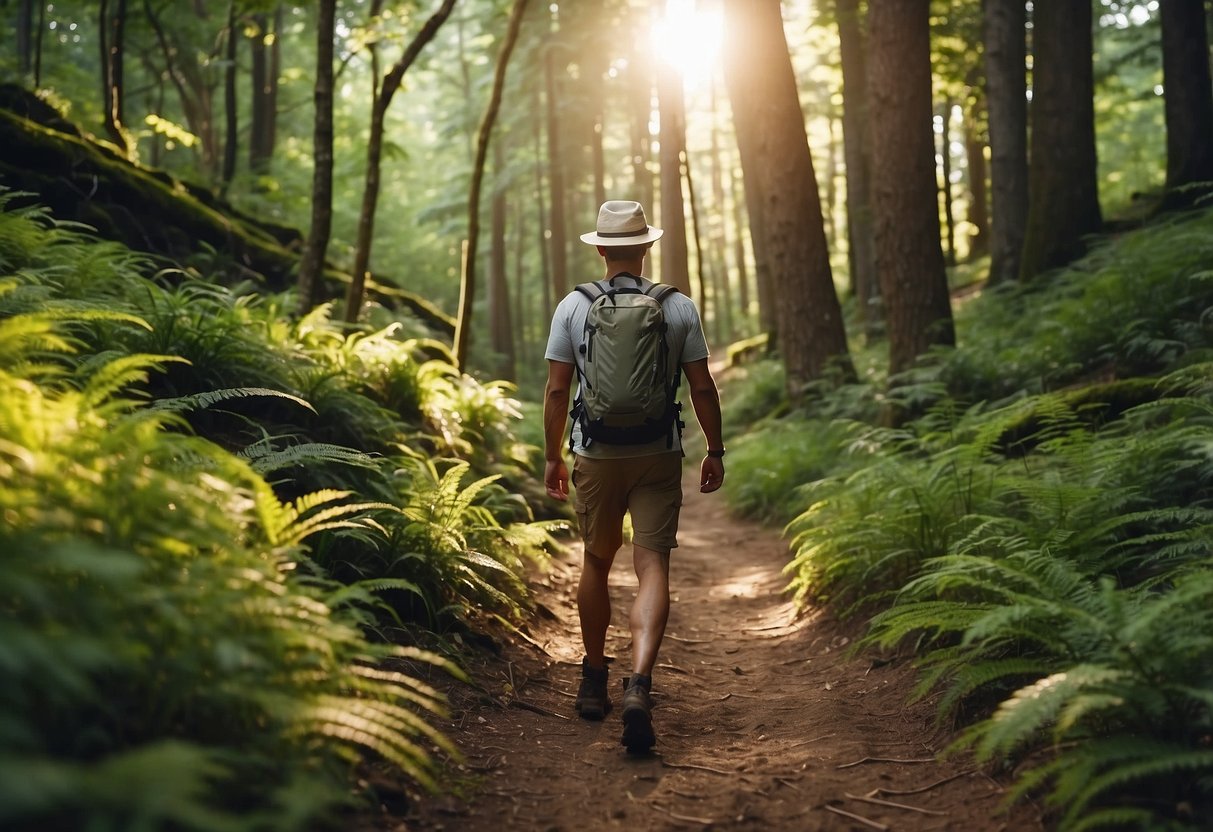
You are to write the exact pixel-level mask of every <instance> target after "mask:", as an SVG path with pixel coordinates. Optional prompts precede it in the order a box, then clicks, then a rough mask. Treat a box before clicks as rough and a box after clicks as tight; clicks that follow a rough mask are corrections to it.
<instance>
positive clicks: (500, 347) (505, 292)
mask: <svg viewBox="0 0 1213 832" xmlns="http://www.w3.org/2000/svg"><path fill="white" fill-rule="evenodd" d="M493 170H494V171H495V172H496V174H497V179H498V182H499V183H500V182H504V181H505V177H506V161H505V151H504V150H502V144H501V142H500V141H498V142H497V143H496V144H494V145H493ZM505 193H506V189H505V188H503V187H501V186H500V185H498V187H496V188H494V189H493V201H492V208H491V210H492V222H491V226H492V228H491V234H490V240H489V346H490V347H491V348H492V350H493V356H494V358H495V359H496V367H495V369H494V377H495V378H502V379H506V380H507V381H515V380H516V379H517V365H516V363H515V355H514V325H513V323H512V322H511V318H512V315H511V309H510V286H509V282H508V281H507V280H506V274H505V220H506V211H507V209H508V206H507V205H506V199H505Z"/></svg>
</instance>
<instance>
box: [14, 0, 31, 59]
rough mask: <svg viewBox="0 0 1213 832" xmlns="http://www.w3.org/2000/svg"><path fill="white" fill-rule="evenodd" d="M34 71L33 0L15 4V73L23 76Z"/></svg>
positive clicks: (21, 0) (20, 0) (23, 0)
mask: <svg viewBox="0 0 1213 832" xmlns="http://www.w3.org/2000/svg"><path fill="white" fill-rule="evenodd" d="M33 69H34V0H19V2H18V3H17V71H18V72H20V73H21V74H22V75H23V76H26V75H29V74H30V73H31V72H33Z"/></svg>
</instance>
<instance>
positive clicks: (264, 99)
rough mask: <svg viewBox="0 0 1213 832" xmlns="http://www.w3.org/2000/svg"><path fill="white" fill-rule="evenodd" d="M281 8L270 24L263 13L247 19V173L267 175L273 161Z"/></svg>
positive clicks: (267, 16)
mask: <svg viewBox="0 0 1213 832" xmlns="http://www.w3.org/2000/svg"><path fill="white" fill-rule="evenodd" d="M281 16H282V7H281V6H279V7H278V9H277V11H276V12H275V14H274V18H273V20H274V24H273V25H271V23H270V20H271V18H270V16H269V15H267V14H265V13H264V12H257V13H255V14H253V15H251V17H250V19H249V22H250V31H251V34H250V36H249V57H250V69H249V80H250V87H251V89H250V93H251V95H250V96H249V140H248V141H249V158H248V164H249V170H251V171H252V172H254V173H268V172H269V169H270V162H271V160H272V159H273V158H274V128H275V125H276V123H277V120H278V61H279V57H278V56H279V55H280V53H281V51H282V50H281V46H280V45H279V42H278V41H279V30H280V28H281V26H280V25H278V24H279V22H280V20H281Z"/></svg>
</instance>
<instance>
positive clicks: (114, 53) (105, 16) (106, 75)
mask: <svg viewBox="0 0 1213 832" xmlns="http://www.w3.org/2000/svg"><path fill="white" fill-rule="evenodd" d="M98 14H99V15H100V35H101V36H100V45H101V83H102V86H103V91H102V99H101V100H102V105H103V106H102V117H103V119H104V122H105V134H106V135H107V136H108V137H109V139H110V141H112V142H113V143H114V144H115V145H117V147H118V149H119V151H120V152H121V153H122V155H124V156H125V155H127V154H129V153H130V146H129V145H128V144H127V140H126V135H125V134H124V133H123V129H122V120H123V109H124V107H123V97H124V95H125V86H126V82H125V76H124V73H123V64H124V62H123V56H124V52H125V50H126V45H125V36H126V0H117V7H116V8H115V9H114V11H113V12H112V13H111V12H110V9H109V0H101V5H100V10H99V12H98Z"/></svg>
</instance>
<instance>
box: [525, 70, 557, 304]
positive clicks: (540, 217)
mask: <svg viewBox="0 0 1213 832" xmlns="http://www.w3.org/2000/svg"><path fill="white" fill-rule="evenodd" d="M542 106H543V102H542V101H540V98H539V87H538V86H535V87H534V99H533V103H532V107H533V109H532V110H531V112H533V113H538V112H540V111H541V109H542ZM530 121H531V127H532V129H533V131H534V132H533V133H532V136H533V139H534V145H535V218H536V220H537V225H536V230H537V231H538V233H539V240H538V242H539V277H540V279H541V282H542V283H543V312H544V314H543V315H541V316H540V317H544V316H546V315H548V314H551V312H552V310H554V309H555V308H556V304H557V303H558V302H559V300H560V298H553V297H552V286H553V284H554V281H553V279H552V273H551V267H550V265H549V263H548V259H549V258H548V240H547V236H546V235H547V228H548V220H547V215H546V211H545V207H544V203H543V200H544V195H543V161H542V160H543V130H542V128H541V127H540V124H539V119H537V118H533V119H531V120H530Z"/></svg>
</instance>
